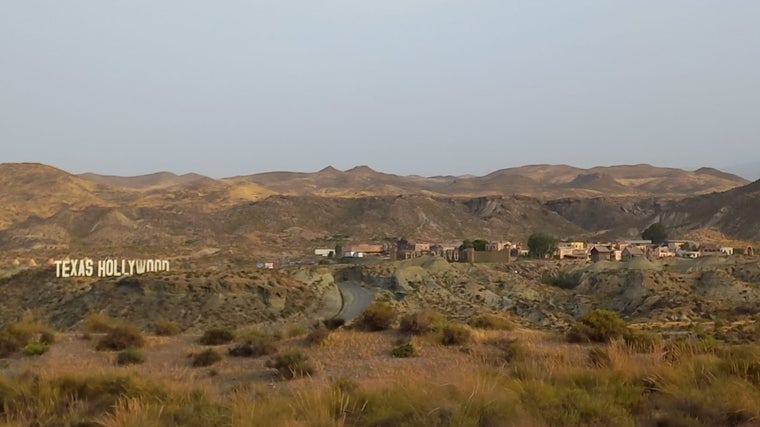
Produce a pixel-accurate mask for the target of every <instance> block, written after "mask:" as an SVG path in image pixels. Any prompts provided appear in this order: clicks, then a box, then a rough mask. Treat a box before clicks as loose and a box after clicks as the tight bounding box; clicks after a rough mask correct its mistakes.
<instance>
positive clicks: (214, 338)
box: [200, 328, 235, 345]
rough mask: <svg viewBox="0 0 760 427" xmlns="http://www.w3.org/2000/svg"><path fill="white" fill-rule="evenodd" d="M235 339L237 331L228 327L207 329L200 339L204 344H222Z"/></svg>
mask: <svg viewBox="0 0 760 427" xmlns="http://www.w3.org/2000/svg"><path fill="white" fill-rule="evenodd" d="M234 339H235V331H233V330H231V329H227V328H213V329H209V330H207V331H205V332H204V333H203V336H202V337H201V339H200V343H201V344H203V345H222V344H227V343H229V342H231V341H232V340H234Z"/></svg>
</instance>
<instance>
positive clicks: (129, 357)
mask: <svg viewBox="0 0 760 427" xmlns="http://www.w3.org/2000/svg"><path fill="white" fill-rule="evenodd" d="M143 362H145V357H144V356H143V354H142V353H140V350H138V349H136V348H134V347H130V348H128V349H126V350H122V351H120V352H119V355H118V356H117V357H116V364H117V365H119V366H126V365H138V364H140V363H143Z"/></svg>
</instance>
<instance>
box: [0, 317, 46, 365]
mask: <svg viewBox="0 0 760 427" xmlns="http://www.w3.org/2000/svg"><path fill="white" fill-rule="evenodd" d="M54 342H55V334H54V333H53V331H52V330H51V329H50V328H49V327H48V326H46V325H43V324H40V323H26V322H17V323H8V324H5V325H3V327H2V328H0V358H4V357H8V356H9V355H11V354H13V353H16V352H18V351H20V350H22V349H23V350H24V351H26V349H25V347H27V345H28V344H34V345H33V346H31V347H30V349H29V351H31V352H35V351H42V350H41V346H40V344H44V345H45V346H50V345H51V344H53V343H54ZM45 351H47V349H45V350H44V351H42V353H44V352H45ZM42 353H34V354H42Z"/></svg>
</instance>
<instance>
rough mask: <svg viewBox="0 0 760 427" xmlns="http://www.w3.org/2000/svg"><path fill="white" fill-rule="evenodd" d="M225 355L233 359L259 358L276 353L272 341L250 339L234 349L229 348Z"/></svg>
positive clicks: (275, 347)
mask: <svg viewBox="0 0 760 427" xmlns="http://www.w3.org/2000/svg"><path fill="white" fill-rule="evenodd" d="M227 353H229V355H230V356H234V357H261V356H267V355H270V354H274V353H277V346H276V345H275V344H274V342H273V341H272V340H268V339H265V338H251V339H249V340H246V341H244V342H242V343H240V344H237V345H236V346H234V347H230V348H229V349H227Z"/></svg>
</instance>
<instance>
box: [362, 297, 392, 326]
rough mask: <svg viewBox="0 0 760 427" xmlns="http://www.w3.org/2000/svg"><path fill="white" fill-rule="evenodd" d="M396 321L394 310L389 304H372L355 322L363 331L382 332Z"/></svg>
mask: <svg viewBox="0 0 760 427" xmlns="http://www.w3.org/2000/svg"><path fill="white" fill-rule="evenodd" d="M394 320H396V310H395V309H394V308H393V307H392V306H391V305H389V304H386V303H383V302H373V303H372V304H370V305H369V307H367V309H366V310H364V313H362V315H361V316H359V318H358V319H357V320H356V324H357V326H358V327H359V328H361V329H364V330H365V331H384V330H386V329H389V328H390V327H391V325H393V321H394Z"/></svg>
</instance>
